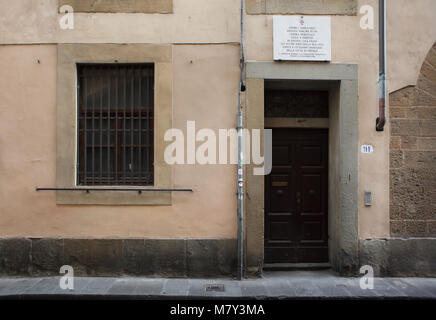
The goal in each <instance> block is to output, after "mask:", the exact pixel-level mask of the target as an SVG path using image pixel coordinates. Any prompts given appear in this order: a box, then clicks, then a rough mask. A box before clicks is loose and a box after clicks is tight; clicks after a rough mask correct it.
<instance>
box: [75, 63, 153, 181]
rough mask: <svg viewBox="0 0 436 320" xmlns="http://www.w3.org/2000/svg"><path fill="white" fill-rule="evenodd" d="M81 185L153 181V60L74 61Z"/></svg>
mask: <svg viewBox="0 0 436 320" xmlns="http://www.w3.org/2000/svg"><path fill="white" fill-rule="evenodd" d="M77 69H78V83H79V92H78V97H79V113H78V114H79V119H78V120H79V121H78V123H79V130H78V134H79V137H78V138H79V139H78V141H79V156H78V178H79V184H81V185H138V186H144V185H153V170H154V169H153V109H154V106H153V104H154V65H153V64H114V65H111V64H79V65H78V66H77Z"/></svg>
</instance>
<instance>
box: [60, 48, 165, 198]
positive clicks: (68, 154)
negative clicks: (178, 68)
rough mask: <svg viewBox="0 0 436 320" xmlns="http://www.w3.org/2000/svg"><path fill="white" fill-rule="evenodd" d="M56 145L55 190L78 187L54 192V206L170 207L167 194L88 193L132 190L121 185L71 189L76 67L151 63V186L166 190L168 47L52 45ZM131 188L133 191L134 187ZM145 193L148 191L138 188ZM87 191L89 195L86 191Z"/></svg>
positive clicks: (74, 174) (74, 155) (74, 164)
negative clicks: (165, 143)
mask: <svg viewBox="0 0 436 320" xmlns="http://www.w3.org/2000/svg"><path fill="white" fill-rule="evenodd" d="M57 59H58V61H57V119H56V127H57V133H56V135H57V142H56V187H57V188H83V189H85V190H84V191H83V192H82V191H56V203H57V204H59V205H171V204H172V192H171V191H155V192H152V191H146V192H142V193H138V192H133V191H95V192H92V189H93V188H98V189H101V188H120V189H126V188H135V187H130V186H128V187H126V186H109V187H108V186H104V187H97V186H89V187H86V188H85V187H79V186H78V185H77V182H78V181H77V152H78V151H77V148H78V145H77V107H78V105H77V103H78V102H77V64H78V63H154V66H155V90H154V91H155V92H154V99H155V100H154V101H155V117H154V128H155V129H154V130H155V132H154V177H155V181H154V186H152V187H149V189H172V188H173V169H172V167H171V166H170V165H169V164H167V163H166V162H165V160H164V144H163V143H162V141H164V135H165V132H166V130H168V129H171V128H172V125H173V116H172V114H173V104H172V99H173V80H172V77H173V76H172V47H171V45H148V44H126V45H124V44H59V45H58V46H57ZM136 188H137V187H136ZM141 188H148V187H141ZM86 190H90V192H86Z"/></svg>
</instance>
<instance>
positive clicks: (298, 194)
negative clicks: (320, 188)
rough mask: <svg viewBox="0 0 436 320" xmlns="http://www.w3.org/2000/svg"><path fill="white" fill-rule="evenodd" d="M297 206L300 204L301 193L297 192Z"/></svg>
mask: <svg viewBox="0 0 436 320" xmlns="http://www.w3.org/2000/svg"><path fill="white" fill-rule="evenodd" d="M297 204H301V193H300V192H297Z"/></svg>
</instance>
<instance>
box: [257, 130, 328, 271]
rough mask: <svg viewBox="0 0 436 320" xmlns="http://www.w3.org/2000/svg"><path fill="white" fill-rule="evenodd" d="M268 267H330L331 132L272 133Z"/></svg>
mask: <svg viewBox="0 0 436 320" xmlns="http://www.w3.org/2000/svg"><path fill="white" fill-rule="evenodd" d="M272 150H273V159H272V160H273V161H272V162H273V166H272V172H271V174H270V175H269V176H266V177H265V262H267V263H274V262H277V263H279V262H282V263H283V262H289V263H291V262H327V261H328V234H327V231H328V226H327V224H328V216H327V215H328V213H327V208H328V193H327V186H328V181H327V177H328V131H327V130H322V129H316V130H314V129H273V147H272Z"/></svg>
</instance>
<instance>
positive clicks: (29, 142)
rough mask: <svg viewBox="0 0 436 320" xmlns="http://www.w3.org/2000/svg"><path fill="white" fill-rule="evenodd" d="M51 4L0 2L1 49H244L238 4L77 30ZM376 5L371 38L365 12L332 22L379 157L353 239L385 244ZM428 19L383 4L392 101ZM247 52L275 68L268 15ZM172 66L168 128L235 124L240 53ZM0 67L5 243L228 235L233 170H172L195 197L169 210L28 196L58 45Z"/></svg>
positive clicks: (410, 77) (424, 43) (119, 19)
mask: <svg viewBox="0 0 436 320" xmlns="http://www.w3.org/2000/svg"><path fill="white" fill-rule="evenodd" d="M57 2H58V1H57V0H44V1H29V0H15V1H9V0H0V8H2V11H1V14H0V30H1V32H0V44H17V43H20V44H30V43H32V44H36V43H162V44H165V43H197V44H199V43H211V42H212V43H217V42H226V43H227V42H238V41H239V3H240V1H239V0H220V1H216V0H202V1H198V0H174V13H173V14H164V15H162V14H99V13H98V14H82V13H79V14H76V15H75V29H74V30H61V29H60V28H59V26H58V19H59V17H60V15H59V14H58V13H57V9H58V6H57V4H58V3H57ZM377 3H378V0H359V2H358V5H359V8H360V7H361V6H362V5H366V4H369V5H372V6H373V7H374V9H375V22H376V28H375V30H361V29H360V28H359V21H360V18H361V16H360V15H358V16H332V35H333V39H332V62H333V63H339V62H340V63H358V64H359V131H360V144H372V145H373V146H374V148H375V152H374V153H373V154H371V155H362V154H361V155H360V159H359V172H360V174H359V182H360V184H359V189H360V200H359V236H360V238H374V237H375V238H377V237H388V236H389V167H388V166H389V156H388V146H389V130H390V128H389V125H387V126H386V131H385V132H381V133H377V132H376V131H375V128H374V127H375V119H376V117H377V112H378V109H377V108H378V83H377V79H378V31H377V9H378V8H377ZM435 12H436V1H434V0H414V1H413V2H412V1H410V0H393V1H388V47H387V50H388V61H387V63H388V75H387V76H388V84H387V85H388V89H389V92H392V91H394V90H396V89H399V88H401V87H404V86H406V85H410V84H415V83H416V79H417V76H418V73H419V69H420V67H421V64H422V61H423V60H424V58H425V55H426V54H427V52H428V50H429V48H430V47H431V45H432V44H433V43H434V41H435V40H436V29H435V28H434V22H433V19H434V13H435ZM246 47H247V58H248V60H258V61H271V60H272V53H273V50H272V16H265V15H247V16H246ZM174 57H175V58H174V123H175V126H176V127H184V125H185V123H186V120H188V119H189V120H193V119H194V120H195V119H197V127H203V126H208V127H212V128H213V127H218V126H219V127H234V126H235V106H236V102H237V100H236V99H237V97H236V93H237V92H236V91H237V81H238V58H239V48H238V46H231V45H228V46H200V45H192V46H191V45H188V46H175V47H174ZM37 58H40V59H41V61H42V63H41V64H40V65H39V64H37V63H36V62H35V61H36V59H37ZM191 60H193V63H192V64H191V63H190V61H191ZM0 66H1V69H0V70H2V76H1V77H0V84H1V86H0V90H1V91H0V96H1V99H0V106H1V109H0V112H1V117H0V125H1V126H0V143H1V145H0V160H1V162H0V177H1V179H2V183H1V184H0V219H1V224H0V235H8V236H13V235H26V236H61V235H62V236H93V237H99V236H146V237H215V236H218V237H234V236H235V230H236V224H235V212H236V197H235V192H236V189H235V174H236V173H235V170H236V169H235V168H232V167H223V166H217V167H196V168H193V167H185V166H181V167H176V168H174V178H175V184H176V187H193V188H194V189H196V192H195V193H194V194H192V195H186V194H175V195H174V197H173V203H174V206H173V207H165V208H153V207H145V208H135V207H133V208H124V207H121V208H110V207H109V208H104V207H81V208H76V207H56V206H55V205H54V203H55V195H54V194H37V193H35V192H34V191H33V188H34V187H35V186H36V185H40V186H43V185H46V186H50V185H54V183H55V176H54V174H55V173H54V170H55V163H54V159H55V158H54V156H55V150H54V146H55V119H54V117H55V114H56V112H55V92H56V88H55V85H56V79H55V70H56V60H55V47H54V46H12V47H8V46H1V47H0ZM211 75H212V77H211ZM206 80H207V81H206ZM41 110H44V112H45V113H44V116H43V117H42V116H41V115H40V112H41ZM17 119H18V120H17ZM357 147H358V146H356V149H357ZM356 152H357V150H356ZM364 190H371V191H372V192H373V201H374V205H373V206H372V207H364V206H363V191H364ZM6 200H7V201H6ZM210 208H214V210H210Z"/></svg>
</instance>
